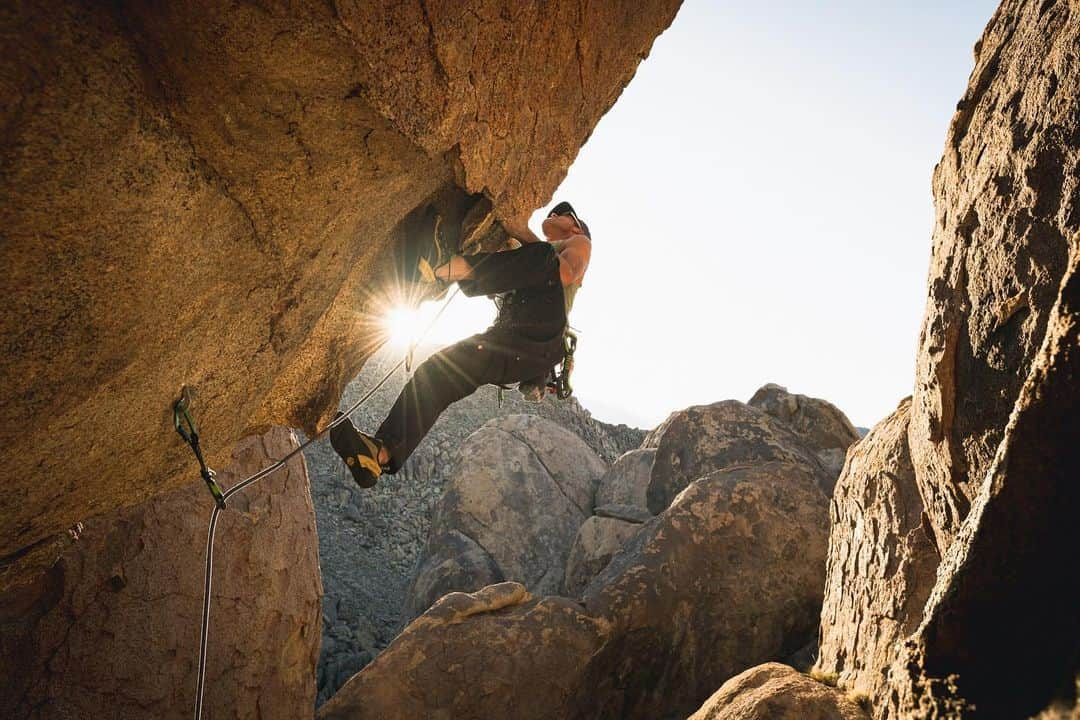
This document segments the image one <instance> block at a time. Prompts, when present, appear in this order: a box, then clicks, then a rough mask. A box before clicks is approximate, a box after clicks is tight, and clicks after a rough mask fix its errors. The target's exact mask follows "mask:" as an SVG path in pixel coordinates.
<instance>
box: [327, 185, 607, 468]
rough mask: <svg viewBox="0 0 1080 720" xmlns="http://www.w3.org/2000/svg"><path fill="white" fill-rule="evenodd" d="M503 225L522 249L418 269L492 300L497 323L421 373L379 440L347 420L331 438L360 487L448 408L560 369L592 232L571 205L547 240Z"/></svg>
mask: <svg viewBox="0 0 1080 720" xmlns="http://www.w3.org/2000/svg"><path fill="white" fill-rule="evenodd" d="M502 225H503V229H504V230H505V231H506V233H507V234H508V235H509V236H510V237H512V238H514V239H516V240H517V241H518V242H519V243H520V247H517V248H515V249H511V250H504V251H502V252H494V253H474V254H471V255H453V256H451V257H450V259H449V261H447V262H446V263H443V264H440V265H438V266H437V267H431V265H430V264H428V263H427V262H426V260H423V261H422V262H421V268H422V269H421V273H420V274H421V275H423V276H425V277H424V280H426V281H427V282H438V283H447V284H448V283H452V282H457V283H458V286H459V287H460V288H461V291H462V292H463V293H465V294H466V295H468V296H470V297H471V296H476V295H492V296H495V300H496V305H497V306H498V314H497V316H496V318H495V323H494V324H493V325H492V326H491V327H489V328H488V329H487V330H485V331H484V332H482V333H480V334H478V335H473V336H471V337H468V338H466V339H464V340H461V341H460V342H457V343H455V344H453V345H450V346H449V347H446V348H443V349H442V350H440V351H439V352H437V353H435V354H434V355H432V356H431V357H430V358H428V359H427V360H425V361H424V362H423V363H421V364H420V366H419V367H417V369H416V373H415V374H414V375H413V377H412V379H411V380H410V381H409V382H408V384H406V385H405V388H404V389H403V390H402V391H401V394H400V395H399V396H398V398H397V401H396V402H395V403H394V406H393V408H392V409H391V410H390V414H389V415H388V416H387V417H386V420H385V421H384V422H383V424H382V425H381V426H380V427H379V429H378V430H377V431H376V432H375V434H374V435H367V434H365V433H362V432H360V431H359V430H357V429H356V427H355V426H354V425H353V424H352V421H351V420H349V419H347V418H346V419H345V420H344V421H343V422H341V423H340V424H339V425H337V426H335V427H334V428H333V429H331V431H330V444H331V445H332V446H333V448H334V450H335V451H336V452H337V454H338V455H340V456H341V458H342V459H343V460H344V461H345V464H346V465H347V466H348V468H349V470H350V471H351V472H352V475H353V478H354V479H355V480H356V482H357V484H358V485H360V487H364V488H369V487H372V486H373V485H375V483H376V482H377V481H378V478H379V477H380V476H381V475H382V474H383V473H387V474H393V473H396V472H397V471H398V470H399V469H401V466H402V465H403V464H404V463H405V460H406V459H407V458H408V457H409V455H410V454H411V453H412V451H413V450H414V449H415V448H416V446H417V445H418V444H419V443H420V441H421V440H422V439H423V437H424V435H426V434H427V432H428V430H430V429H431V426H432V425H434V424H435V420H436V418H438V417H439V415H440V414H441V413H442V411H443V410H445V409H446V408H447V407H449V406H450V405H451V404H452V403H454V402H456V401H458V400H461V399H462V398H464V397H467V396H468V395H471V394H472V393H473V392H475V391H476V389H477V388H479V387H480V386H482V385H486V384H488V383H494V384H499V385H505V384H508V383H515V382H526V381H531V380H534V379H536V378H539V377H546V376H547V374H548V372H549V371H550V370H551V369H552V368H554V367H555V365H557V364H558V363H559V362H560V361H561V360H562V355H563V336H564V333H565V332H566V330H567V327H568V322H567V317H568V314H569V311H570V307H571V306H572V304H573V300H574V295H575V294H576V292H577V290H578V288H579V287H580V286H581V281H582V278H583V277H584V276H585V270H586V269H587V268H588V266H589V257H590V255H591V253H592V239H591V238H592V235H591V234H590V233H589V228H588V226H587V225H586V224H585V223H584V222H583V221H582V220H581V219H580V218H579V217H578V215H577V213H576V212H575V211H574V208H573V207H572V206H571V205H570V203H567V202H560V203H559V204H557V205H555V206H554V207H553V208H552V209H551V212H550V213H549V214H548V216H547V217H546V218H545V219H544V221H543V226H542V227H543V233H544V239H541V238H539V237H537V236H536V235H535V234H534V233H533V232H532V231H531V230H530V229H529V227H528V224H527V223H526V222H525V221H514V222H503V223H502ZM339 415H340V413H339Z"/></svg>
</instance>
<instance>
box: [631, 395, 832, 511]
mask: <svg viewBox="0 0 1080 720" xmlns="http://www.w3.org/2000/svg"><path fill="white" fill-rule="evenodd" d="M653 442H655V443H656V444H655V448H656V455H655V457H654V459H653V464H652V474H651V477H650V480H649V487H648V490H647V493H646V499H647V502H648V507H649V510H650V511H651V512H652V513H653V514H657V513H660V512H663V510H664V508H666V507H667V506H668V505H669V504H670V503H671V501H672V500H673V499H674V498H675V496H676V495H678V494H679V493H680V492H682V490H683V488H685V487H686V486H687V485H688V484H690V482H692V481H693V480H695V479H697V478H699V477H701V476H703V475H705V474H707V473H709V472H711V471H713V470H720V469H722V468H725V467H733V466H736V465H741V464H747V463H760V462H768V461H770V460H778V461H782V462H791V463H796V464H802V465H804V466H806V467H807V468H808V469H810V470H811V471H814V472H817V473H818V474H819V475H820V476H821V483H822V486H823V487H828V486H829V485H831V482H832V481H831V479H827V478H826V477H825V474H824V470H823V468H822V467H821V463H820V462H819V461H818V459H817V457H816V456H815V455H814V454H813V453H812V452H811V451H810V450H809V449H808V448H806V447H805V446H804V445H803V443H802V441H801V440H800V439H799V437H798V436H797V435H795V433H794V432H793V431H792V430H791V429H790V428H789V427H788V426H787V423H785V422H783V421H780V420H777V419H775V418H773V417H772V416H771V415H768V414H766V413H765V412H763V411H761V410H759V409H757V408H754V407H750V406H748V405H745V404H743V403H741V402H738V401H736V400H725V401H723V402H718V403H714V404H712V405H696V406H694V407H690V408H687V409H685V410H680V411H679V412H676V413H672V414H671V416H670V417H668V419H667V420H665V421H664V422H663V423H662V424H661V425H660V427H658V428H657V429H655V430H653V431H652V432H651V433H650V434H649V437H648V438H646V440H645V444H646V446H649V445H651V444H652V443H653Z"/></svg>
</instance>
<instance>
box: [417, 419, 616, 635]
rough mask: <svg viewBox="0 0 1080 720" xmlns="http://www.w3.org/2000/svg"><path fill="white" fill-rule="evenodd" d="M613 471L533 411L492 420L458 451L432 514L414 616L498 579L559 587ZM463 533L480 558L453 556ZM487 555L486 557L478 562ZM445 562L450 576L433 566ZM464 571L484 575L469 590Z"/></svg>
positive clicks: (536, 587)
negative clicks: (600, 486)
mask: <svg viewBox="0 0 1080 720" xmlns="http://www.w3.org/2000/svg"><path fill="white" fill-rule="evenodd" d="M606 470H607V466H606V465H605V464H604V462H603V461H602V460H600V458H598V457H597V456H596V454H595V453H593V451H592V450H591V449H589V447H588V446H587V445H586V444H585V443H584V442H582V441H581V440H580V439H579V438H578V437H576V436H575V435H574V434H573V433H571V432H569V431H567V430H565V429H563V428H562V427H560V426H559V425H556V424H555V423H553V422H550V421H548V420H544V419H542V418H539V417H536V416H534V415H511V416H508V417H505V418H500V419H497V420H493V421H491V422H488V423H487V424H485V425H484V426H483V427H482V428H480V429H479V430H477V431H476V432H475V433H473V434H472V435H471V436H469V438H468V440H466V441H465V443H464V444H463V445H462V446H461V450H460V460H459V462H458V464H457V467H456V469H455V470H454V472H453V474H452V477H453V480H452V481H451V483H450V485H449V487H448V488H447V490H446V493H445V494H444V495H443V498H442V500H441V501H440V502H439V506H438V508H437V510H436V512H435V518H434V520H433V522H432V531H431V532H432V537H431V540H430V541H429V542H428V545H427V547H426V548H425V549H424V554H423V555H422V556H421V561H420V574H419V575H418V576H417V578H416V582H415V583H414V585H413V588H412V591H411V592H410V593H409V606H408V607H409V610H410V612H411V613H412V616H413V617H415V615H418V614H419V613H422V612H423V611H424V610H426V609H427V608H428V607H429V606H430V604H431V602H432V601H434V600H436V599H438V598H439V597H440V596H441V595H443V594H445V593H446V592H449V591H450V590H461V591H473V590H479V589H480V588H482V587H483V586H484V585H485V584H487V583H488V582H490V581H491V580H492V579H493V574H492V573H491V572H490V568H491V565H492V564H493V565H494V567H495V568H497V573H495V574H496V575H501V577H503V578H506V579H508V580H513V581H516V582H519V583H521V584H523V585H524V586H525V587H527V588H529V590H530V591H531V592H534V593H536V594H546V595H553V594H557V593H558V592H559V591H560V590H561V589H562V584H563V571H564V567H565V563H566V556H567V554H568V553H569V551H570V546H571V544H572V543H573V542H574V538H575V537H576V536H577V532H578V528H579V527H581V524H582V523H583V522H585V519H586V518H587V517H589V516H590V515H591V514H592V504H593V497H594V496H595V494H596V484H597V482H598V481H599V480H600V476H601V475H603V474H604V472H605V471H606ZM459 536H464V537H466V538H468V539H469V540H471V541H472V543H473V544H474V545H475V548H472V547H470V548H469V552H470V553H471V554H472V556H476V558H477V559H476V560H472V559H462V560H457V559H456V558H457V557H458V555H459V554H460V553H461V550H462V547H461V541H460V540H459V539H458V537H459ZM481 556H482V557H481ZM447 564H449V565H450V566H451V567H453V568H454V569H453V571H451V572H449V573H447V572H439V571H437V570H436V569H437V568H439V567H444V568H445V567H446V566H447ZM466 566H470V567H474V568H475V569H477V570H479V571H480V572H479V573H478V574H477V575H476V576H475V577H471V578H468V582H467V583H465V584H464V585H458V586H455V585H454V584H447V583H446V581H448V580H450V579H453V580H454V581H460V580H463V579H465V578H464V577H463V576H462V574H461V572H459V571H460V570H461V569H463V568H464V567H466Z"/></svg>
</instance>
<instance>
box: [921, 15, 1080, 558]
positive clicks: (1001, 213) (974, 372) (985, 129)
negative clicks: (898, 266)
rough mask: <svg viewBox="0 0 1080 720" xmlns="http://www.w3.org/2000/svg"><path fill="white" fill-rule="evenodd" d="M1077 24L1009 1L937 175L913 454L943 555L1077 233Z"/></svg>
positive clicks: (985, 46)
mask: <svg viewBox="0 0 1080 720" xmlns="http://www.w3.org/2000/svg"><path fill="white" fill-rule="evenodd" d="M1078 42H1080V23H1078V22H1077V9H1076V5H1075V3H1072V2H1055V1H1053V0H1048V1H1045V2H1034V1H1033V0H1004V2H1002V3H1001V6H1000V7H999V8H998V10H997V12H995V13H994V16H993V18H992V19H991V20H990V23H989V24H988V25H987V27H986V30H985V31H984V32H983V35H982V37H981V38H980V40H979V41H978V43H976V45H975V68H974V70H973V71H972V73H971V77H970V80H969V82H968V87H967V90H966V91H965V93H964V96H963V97H962V98H961V99H960V102H959V103H958V104H957V106H956V107H957V109H956V113H955V114H954V115H953V118H952V123H951V125H950V127H949V132H948V136H947V138H946V141H945V152H944V155H943V156H942V158H941V161H940V162H939V163H938V164H937V166H936V167H935V169H934V179H933V190H934V200H935V203H934V204H935V209H936V221H935V223H934V234H933V250H932V255H931V260H930V273H929V279H928V292H927V299H926V311H925V314H924V316H923V322H922V331H921V334H920V337H919V346H918V352H917V355H916V365H915V392H914V396H913V399H912V405H911V429H910V431H909V435H910V442H911V456H912V461H913V463H914V467H915V476H916V479H917V481H918V483H919V488H920V492H921V493H922V496H923V499H924V501H925V503H926V514H927V517H928V518H929V519H930V524H931V527H932V528H933V530H934V537H935V541H936V542H937V544H938V550H939V551H940V552H942V553H944V552H945V550H946V549H947V548H948V546H949V545H950V544H951V543H952V541H953V539H954V538H955V536H956V532H957V530H958V529H959V527H960V525H961V523H962V522H963V521H964V518H965V517H966V516H967V513H968V509H969V507H970V504H971V501H972V500H973V498H974V497H975V496H976V495H977V494H978V492H979V488H980V486H981V484H982V482H983V480H984V479H985V478H986V476H987V471H988V470H989V468H990V465H991V464H992V462H993V460H994V455H995V453H996V452H997V449H998V447H999V445H1000V444H1001V440H1002V437H1003V435H1004V432H1005V426H1006V424H1007V423H1008V421H1009V416H1010V414H1011V413H1012V412H1013V407H1014V405H1015V403H1016V399H1017V397H1018V396H1019V394H1020V389H1021V387H1022V386H1023V383H1024V381H1025V379H1026V378H1027V377H1028V374H1029V372H1030V370H1031V367H1032V362H1033V361H1034V358H1035V355H1036V354H1037V352H1038V350H1039V346H1040V344H1041V343H1042V339H1043V336H1044V335H1045V333H1046V328H1047V319H1048V318H1049V316H1050V310H1051V307H1052V306H1053V304H1054V300H1055V298H1056V296H1057V292H1058V286H1059V285H1060V283H1061V279H1062V277H1063V276H1064V273H1065V267H1066V264H1067V259H1068V254H1069V250H1068V246H1069V238H1070V237H1071V236H1072V234H1073V233H1075V232H1076V231H1077V229H1078V226H1080V221H1078V218H1080V191H1078V185H1077V182H1078V181H1077V177H1080V56H1078V55H1077V53H1076V46H1077V43H1078Z"/></svg>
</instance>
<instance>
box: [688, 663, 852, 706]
mask: <svg viewBox="0 0 1080 720" xmlns="http://www.w3.org/2000/svg"><path fill="white" fill-rule="evenodd" d="M869 717H870V716H869V715H867V714H866V711H865V710H864V709H863V708H862V706H860V705H859V703H858V702H857V701H856V699H855V698H853V697H851V696H849V695H848V694H847V693H845V692H843V691H841V690H838V689H836V688H835V687H830V686H828V685H825V684H824V683H821V682H819V681H817V680H815V679H813V678H810V677H807V676H806V675H803V674H802V673H801V672H798V671H797V670H795V669H794V668H791V667H788V666H787V665H781V664H780V663H765V664H764V665H758V666H756V667H752V668H750V669H749V670H745V671H743V672H741V673H739V674H738V675H736V676H735V677H733V678H731V679H730V680H728V681H727V682H726V683H724V684H723V686H722V687H721V688H720V689H719V690H717V691H716V694H714V695H713V696H712V697H710V698H709V699H708V700H706V701H705V704H704V705H702V706H701V708H700V709H699V710H698V711H697V712H696V713H694V714H693V715H691V716H690V718H689V720H868V719H869Z"/></svg>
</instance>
